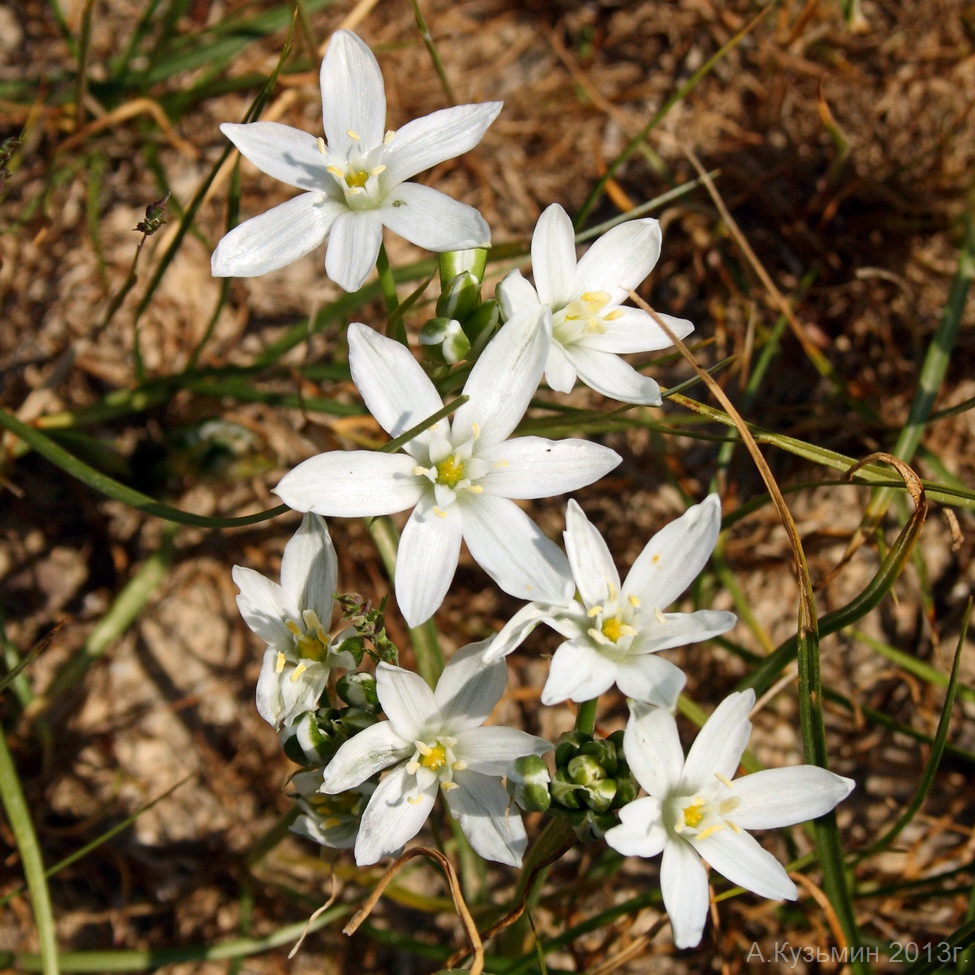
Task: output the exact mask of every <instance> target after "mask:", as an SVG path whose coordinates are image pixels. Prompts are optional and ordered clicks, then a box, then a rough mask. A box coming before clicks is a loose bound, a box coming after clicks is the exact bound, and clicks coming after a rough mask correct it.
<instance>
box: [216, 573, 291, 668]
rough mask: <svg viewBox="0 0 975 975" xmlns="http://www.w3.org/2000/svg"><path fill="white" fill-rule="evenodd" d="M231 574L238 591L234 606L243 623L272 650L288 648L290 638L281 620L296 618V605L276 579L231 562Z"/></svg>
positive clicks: (283, 621)
mask: <svg viewBox="0 0 975 975" xmlns="http://www.w3.org/2000/svg"><path fill="white" fill-rule="evenodd" d="M232 575H233V580H234V582H235V583H236V584H237V588H238V589H239V590H240V593H239V595H238V596H237V608H238V609H239V610H240V615H241V616H243V618H244V622H245V623H246V624H247V625H248V626H249V627H250V628H251V630H253V632H254V633H256V634H257V635H258V636H259V637H260V638H261V639H262V640H263V641H264V642H265V643H267V644H268V645H269V646H272V647H274V648H275V650H286V649H288V648H289V647H290V646H291V645H292V643H293V640H292V638H291V634H290V633H289V632H288V628H287V627H286V626H285V621H286V620H287V619H293V618H295V617H297V615H298V606H297V604H296V603H295V602H294V601H293V600H292V599H290V598H289V597H288V594H287V593H286V592H285V591H284V590H283V589H282V588H281V587H280V586H279V585H278V584H277V583H276V582H272V581H271V580H270V579H266V578H265V577H264V576H262V575H261V574H260V573H259V572H255V571H254V570H253V569H248V568H247V567H246V566H243V565H235V566H234V568H233V571H232Z"/></svg>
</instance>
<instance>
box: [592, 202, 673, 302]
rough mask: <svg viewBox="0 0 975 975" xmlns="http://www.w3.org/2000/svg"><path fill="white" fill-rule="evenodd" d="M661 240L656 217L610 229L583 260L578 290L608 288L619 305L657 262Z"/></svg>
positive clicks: (611, 298)
mask: <svg viewBox="0 0 975 975" xmlns="http://www.w3.org/2000/svg"><path fill="white" fill-rule="evenodd" d="M660 242H661V235H660V224H659V223H657V221H656V220H654V219H653V218H652V217H646V218H644V219H642V220H631V221H629V222H628V223H623V224H620V225H619V226H617V227H613V228H612V229H611V230H608V231H606V233H605V234H603V235H602V237H600V238H599V239H598V240H596V241H595V243H593V245H592V246H591V247H590V248H589V250H588V251H586V253H585V254H583V255H582V258H581V260H580V261H579V269H578V272H577V281H578V289H579V290H578V293H579V294H582V293H583V292H586V291H607V292H609V294H610V301H611V303H612V304H614V305H616V304H619V303H620V302H621V301H623V300H624V299H626V298H627V297H628V296H629V293H630V291H635V290H636V288H637V287H638V285H639V284H640V283H641V282H642V281H643V280H644V279H645V278H646V276H647V275H648V274H649V273H650V271H651V270H652V269H653V266H654V265H655V264H656V263H657V258H658V257H660Z"/></svg>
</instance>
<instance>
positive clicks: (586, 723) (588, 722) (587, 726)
mask: <svg viewBox="0 0 975 975" xmlns="http://www.w3.org/2000/svg"><path fill="white" fill-rule="evenodd" d="M597 704H599V698H598V697H594V698H593V699H592V700H591V701H583V702H582V704H580V705H579V710H578V711H577V712H576V731H581V732H582V733H583V734H584V735H591V734H592V733H593V731H595V729H596V705H597Z"/></svg>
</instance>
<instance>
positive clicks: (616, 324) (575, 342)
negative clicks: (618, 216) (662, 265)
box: [498, 203, 694, 406]
mask: <svg viewBox="0 0 975 975" xmlns="http://www.w3.org/2000/svg"><path fill="white" fill-rule="evenodd" d="M660 241H661V237H660V224H659V223H658V222H657V221H656V220H653V219H652V218H646V219H643V220H632V221H630V222H629V223H624V224H620V225H619V226H617V227H613V228H612V229H611V230H609V231H607V232H606V233H605V234H603V236H602V237H600V238H599V239H598V240H597V241H596V242H595V243H594V244H593V245H592V246H591V247H590V248H589V250H588V251H587V252H586V253H585V254H584V255H583V256H582V258H581V259H580V260H579V261H578V262H577V261H576V250H575V236H574V233H573V230H572V221H571V220H570V219H569V216H568V214H567V213H566V212H565V210H563V209H562V207H560V206H559V205H558V204H557V203H553V204H552V205H551V206H550V207H548V208H547V209H546V210H545V212H544V213H542V215H541V217H539V220H538V223H537V224H536V225H535V232H534V234H533V235H532V248H531V250H532V275H533V276H534V279H535V286H534V287H532V285H531V284H530V283H529V282H528V281H527V280H526V279H525V278H524V277H523V276H522V274H521V272H520V271H512V272H511V274H509V275H508V276H507V277H506V278H505V279H504V281H502V282H501V284H500V285H499V286H498V297H499V299H500V301H501V307H502V310H503V311H504V313H505V315H506V316H508V317H510V316H511V315H513V314H515V313H517V312H518V311H522V310H524V309H526V308H533V307H537V306H538V305H539V304H542V305H545V306H546V307H547V308H550V309H551V311H552V332H551V348H550V349H549V352H548V360H547V362H546V365H545V381H546V382H547V383H548V384H549V386H551V387H552V389H555V390H557V391H558V392H560V393H568V392H570V391H571V390H572V386H573V384H574V383H575V381H576V377H577V376H578V377H579V378H580V379H581V380H582V381H583V382H584V383H585V384H586V385H587V386H590V387H592V388H593V389H595V390H596V391H597V392H600V393H602V394H603V395H604V396H609V397H611V398H612V399H618V400H621V401H622V402H624V403H641V404H645V405H648V406H659V405H660V402H661V397H660V387H659V386H658V385H657V384H656V383H655V382H654V381H653V380H652V379H650V378H649V377H648V376H644V375H641V374H640V373H639V372H637V371H636V370H635V369H634V368H633V367H632V366H631V365H629V363H627V362H625V361H624V360H623V359H621V358H620V357H619V354H620V353H622V352H653V351H656V350H658V349H666V348H668V347H669V346H670V345H671V344H672V343H671V340H670V339H669V338H668V336H667V334H666V333H665V332H664V331H663V329H662V328H661V327H660V326H659V325H658V324H657V323H656V322H655V321H654V319H653V318H652V317H651V316H650V315H648V314H647V313H646V312H645V311H643V310H642V309H639V308H632V307H628V306H626V305H624V304H623V302H624V301H625V300H626V299H627V297H628V296H629V292H630V291H631V290H633V289H635V288H636V287H637V286H638V285H639V284H640V283H641V282H642V281H643V279H644V278H646V276H647V275H648V274H649V273H650V271H651V270H652V269H653V266H654V265H655V264H656V263H657V258H658V257H659V256H660ZM661 318H663V319H664V320H665V321H666V323H667V325H668V326H669V327H670V328H671V330H672V331H673V332H674V333H675V334H676V335H677V337H678V338H684V336H686V335H687V334H688V333H690V332H691V331H693V329H694V326H693V325H692V324H691V323H690V322H689V321H686V320H685V319H683V318H672V317H670V316H669V315H662V316H661Z"/></svg>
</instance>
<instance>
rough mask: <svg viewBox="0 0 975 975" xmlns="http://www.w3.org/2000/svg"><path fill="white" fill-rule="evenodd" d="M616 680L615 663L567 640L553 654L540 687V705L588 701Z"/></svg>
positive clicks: (591, 649) (587, 646) (586, 644)
mask: <svg viewBox="0 0 975 975" xmlns="http://www.w3.org/2000/svg"><path fill="white" fill-rule="evenodd" d="M615 681H616V664H615V663H613V661H612V660H609V659H608V658H607V657H604V656H603V655H602V654H601V653H597V652H596V651H595V650H594V649H593V648H592V647H591V646H589V644H588V643H582V642H580V643H575V642H573V641H571V640H570V641H568V642H566V643H563V644H562V646H560V647H559V648H558V650H556V651H555V655H554V656H553V657H552V664H551V668H550V670H549V673H548V680H547V681H546V682H545V686H544V687H543V688H542V704H544V705H545V706H546V707H549V706H551V705H553V704H559V703H560V702H562V701H568V700H572V701H578V702H582V701H591V700H592V699H593V698H594V697H599V695H600V694H603V693H605V692H606V691H608V690H609V689H610V688H611V687H612V686H613V684H614V682H615Z"/></svg>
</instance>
